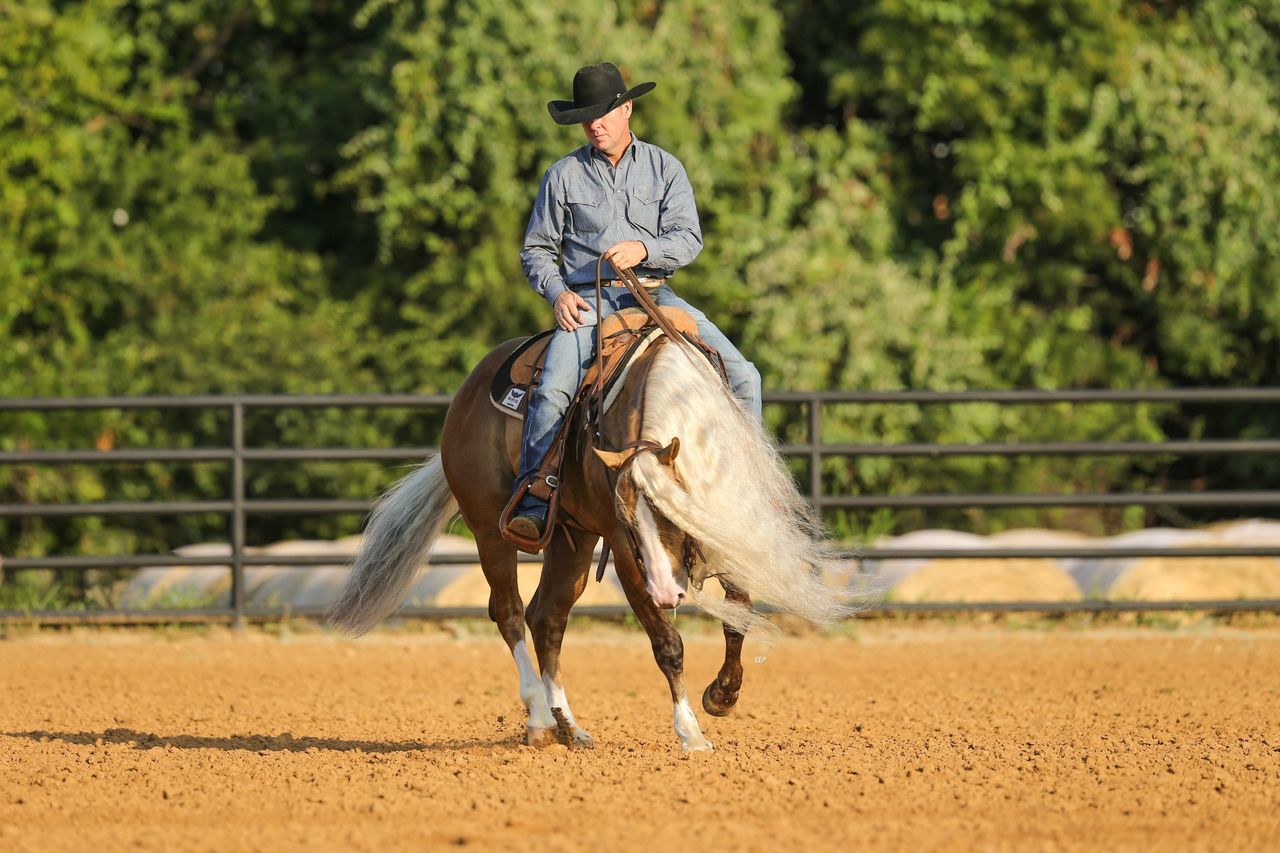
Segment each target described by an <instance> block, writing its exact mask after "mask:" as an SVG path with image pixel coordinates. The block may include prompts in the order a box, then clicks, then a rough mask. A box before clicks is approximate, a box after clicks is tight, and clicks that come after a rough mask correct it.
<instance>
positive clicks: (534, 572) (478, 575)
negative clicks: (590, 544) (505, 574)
mask: <svg viewBox="0 0 1280 853" xmlns="http://www.w3.org/2000/svg"><path fill="white" fill-rule="evenodd" d="M557 535H560V534H557ZM470 546H471V550H470V552H469V553H470V554H471V556H473V557H474V556H476V547H475V543H474V542H471V543H470ZM477 559H478V558H477ZM599 559H600V547H599V545H597V546H596V550H595V553H594V556H593V558H592V562H591V566H592V568H591V578H590V580H588V581H587V588H586V589H585V590H583V592H582V597H581V598H580V599H578V603H577V605H575V606H582V607H593V606H603V605H614V604H624V605H625V604H626V603H627V598H626V596H625V595H624V594H623V592H622V585H621V583H620V582H619V581H618V576H617V574H615V573H614V570H613V561H612V560H610V561H609V565H608V567H607V568H606V569H605V573H604V579H603V580H602V581H601V582H600V583H596V582H595V565H596V563H597V562H598V561H599ZM441 568H444V567H443V566H437V567H436V571H439V570H440V569H441ZM460 568H461V567H460ZM541 577H542V568H541V566H539V565H538V564H537V563H521V564H520V566H519V568H518V569H516V579H517V582H518V583H519V585H520V597H521V598H522V599H523V600H524V601H525V603H528V601H529V599H530V598H532V597H533V592H534V590H535V589H537V588H538V581H539V580H540V579H541ZM431 603H432V604H434V605H436V606H437V607H487V606H488V604H489V583H488V581H486V580H485V577H484V572H483V571H482V570H481V568H480V566H479V565H478V564H477V565H475V566H471V567H466V571H464V572H460V573H458V574H457V575H455V576H454V577H453V578H452V580H450V582H449V583H448V585H447V586H445V587H443V588H441V589H440V590H439V591H438V592H437V593H436V595H435V598H434V600H433V601H431Z"/></svg>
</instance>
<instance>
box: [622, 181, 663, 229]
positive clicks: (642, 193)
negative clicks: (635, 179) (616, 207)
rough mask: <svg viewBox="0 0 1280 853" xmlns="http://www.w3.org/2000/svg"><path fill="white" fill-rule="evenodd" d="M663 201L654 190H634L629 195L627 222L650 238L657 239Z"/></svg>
mask: <svg viewBox="0 0 1280 853" xmlns="http://www.w3.org/2000/svg"><path fill="white" fill-rule="evenodd" d="M661 201H662V196H661V195H660V194H659V193H657V192H656V191H654V190H648V189H640V190H632V191H631V192H630V193H628V195H627V221H628V222H630V223H631V224H632V225H633V226H635V227H636V228H639V229H640V230H641V231H644V232H645V233H646V234H648V235H649V236H650V237H657V236H658V207H659V203H660V202H661Z"/></svg>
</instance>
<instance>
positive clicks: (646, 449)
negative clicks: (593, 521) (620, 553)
mask: <svg viewBox="0 0 1280 853" xmlns="http://www.w3.org/2000/svg"><path fill="white" fill-rule="evenodd" d="M604 260H605V258H604V253H601V254H600V257H598V258H596V335H595V337H596V376H597V377H603V376H604V341H603V339H602V334H601V329H602V327H603V326H604V323H603V322H602V317H601V314H600V309H601V308H602V307H603V306H604V281H603V278H602V275H601V270H602V268H603V266H604ZM615 270H616V271H617V273H618V275H619V277H620V280H621V281H622V283H623V285H624V286H626V288H627V291H628V292H629V293H630V294H631V295H632V296H633V297H634V298H635V300H636V302H637V303H639V305H640V307H641V308H642V309H644V312H645V313H646V314H648V315H649V319H651V320H653V322H654V323H656V324H657V326H658V328H660V329H662V333H663V334H664V335H666V336H667V338H669V339H670V340H671V341H672V342H674V343H676V344H677V345H684V346H689V347H692V346H693V345H692V344H691V343H689V341H688V340H687V339H686V338H685V336H684V335H682V334H681V333H680V331H679V330H678V329H676V327H675V326H674V325H673V324H672V323H671V321H670V320H668V319H667V318H666V316H665V315H664V314H663V313H662V310H661V309H660V308H659V307H658V303H657V302H656V301H654V298H653V297H652V296H650V295H649V292H648V291H647V290H645V288H644V285H642V284H641V283H640V281H639V279H637V278H636V274H635V273H634V272H632V271H631V270H629V269H625V270H619V269H617V268H616V267H615ZM601 396H602V395H600V394H596V395H594V397H595V400H596V403H595V405H596V407H597V410H596V412H595V413H594V414H595V417H594V425H595V438H596V440H597V441H598V440H599V438H600V415H601V413H600V411H599V408H598V407H599V405H600V402H599V400H600V397H601ZM621 449H622V450H632V449H634V450H635V451H636V452H635V453H633V454H632V455H631V456H628V457H627V458H626V459H625V460H624V461H623V463H622V464H621V465H620V466H619V467H618V469H617V471H615V472H614V474H613V477H612V478H611V479H612V482H611V485H612V486H613V491H614V496H615V500H616V496H617V491H618V479H619V478H620V477H621V476H622V474H623V472H625V471H626V469H627V468H628V467H629V466H630V465H631V463H632V462H634V461H635V459H636V457H637V456H639V455H640V454H641V453H654V452H657V451H659V450H661V449H662V445H661V444H659V443H658V442H656V441H654V440H652V439H649V438H638V439H636V440H635V441H632V442H629V443H628V444H626V445H625V446H624V447H622V448H621ZM642 499H643V498H642ZM622 526H623V528H624V529H625V530H626V531H627V538H629V539H630V540H631V550H632V556H633V557H634V558H635V561H636V565H638V566H639V567H640V570H641V572H644V571H645V566H644V556H643V554H642V553H641V551H640V543H639V541H638V540H637V538H636V533H635V531H634V530H632V529H631V525H629V524H625V523H624V524H623V525H622ZM694 548H696V549H697V554H698V556H699V557H702V549H701V547H699V546H698V545H697V543H696V542H695V544H694ZM688 559H689V555H686V561H687V560H688ZM702 559H703V560H705V559H706V558H705V557H702ZM608 561H609V543H608V541H607V540H602V542H601V546H600V562H599V564H598V565H597V566H596V583H600V582H601V581H602V580H604V569H605V564H606V563H607V562H608Z"/></svg>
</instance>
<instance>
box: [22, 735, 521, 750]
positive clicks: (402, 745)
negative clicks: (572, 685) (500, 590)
mask: <svg viewBox="0 0 1280 853" xmlns="http://www.w3.org/2000/svg"><path fill="white" fill-rule="evenodd" d="M0 735H4V736H6V737H15V738H26V739H27V740H34V741H39V740H46V739H47V740H60V741H63V742H65V743H74V744H77V745H79V746H98V745H100V744H108V743H110V744H132V745H133V747H134V749H164V748H165V747H173V748H174V749H221V750H226V751H236V750H243V751H245V752H307V751H308V750H313V749H314V750H317V751H325V752H369V753H384V754H385V753H396V752H417V751H430V752H455V751H458V750H464V749H473V748H486V747H506V746H517V745H519V744H520V743H523V740H524V739H523V737H521V736H520V735H514V734H513V735H512V736H510V737H498V738H493V739H491V740H486V739H479V738H471V739H455V740H445V741H436V742H426V741H402V742H399V743H388V742H386V741H373V740H343V739H340V738H320V737H294V736H293V735H291V734H289V733H288V732H286V733H284V734H280V735H253V734H250V735H229V736H227V737H206V736H202V735H168V736H165V735H157V734H153V733H151V732H139V731H134V730H133V729H107V730H106V731H102V732H48V731H29V732H0Z"/></svg>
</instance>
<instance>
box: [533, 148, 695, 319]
mask: <svg viewBox="0 0 1280 853" xmlns="http://www.w3.org/2000/svg"><path fill="white" fill-rule="evenodd" d="M623 240H639V241H640V242H641V243H643V244H644V247H645V250H646V251H647V252H648V253H649V255H648V257H647V258H645V260H644V261H642V262H641V263H640V265H639V266H637V267H636V268H635V270H634V272H635V274H636V275H638V276H642V277H643V276H650V277H653V278H668V277H670V276H671V275H672V274H673V273H674V272H675V271H676V270H677V269H679V268H680V267H683V266H685V265H687V264H689V263H690V262H691V261H693V259H694V258H696V257H697V256H698V252H700V251H702V228H701V226H700V225H699V224H698V209H697V207H696V206H695V205H694V202H693V187H691V186H690V185H689V176H688V175H686V174H685V171H684V166H682V165H681V164H680V161H679V160H677V159H676V158H675V157H674V156H672V155H671V154H668V153H667V152H666V151H663V150H662V149H661V148H659V147H658V146H656V145H650V144H649V143H647V142H642V141H640V139H638V138H637V137H636V136H635V134H632V136H631V144H630V145H629V146H627V150H626V151H624V152H623V154H622V159H621V160H619V161H618V165H617V166H616V167H615V166H614V165H613V164H611V163H610V162H609V158H608V157H606V156H605V155H604V154H602V153H600V152H599V151H597V150H596V149H594V148H592V147H591V146H590V145H584V146H582V147H581V148H579V149H578V150H576V151H574V152H573V153H571V154H569V155H568V156H566V157H564V158H562V159H560V160H558V161H557V162H556V163H554V164H553V165H552V166H551V168H550V169H547V173H546V174H545V175H544V176H543V178H542V186H541V187H539V188H538V198H537V200H536V201H534V203H533V214H532V215H531V216H530V217H529V227H528V229H527V230H526V231H525V235H524V248H523V249H521V251H520V265H521V267H522V268H523V269H524V274H525V276H526V277H527V278H528V279H529V284H530V285H531V286H532V287H533V289H534V290H535V291H536V292H537V293H539V294H541V295H542V296H543V297H544V298H545V299H546V300H547V301H548V302H555V299H556V297H557V296H559V295H560V294H561V293H563V292H564V291H565V290H566V289H568V288H569V287H573V286H575V285H579V284H588V283H594V282H595V280H596V258H598V257H599V256H600V253H601V252H604V251H606V250H607V249H609V248H611V247H613V246H614V245H615V244H617V243H620V242H622V241H623ZM557 259H558V260H559V263H557ZM601 275H602V276H603V277H605V278H617V277H618V274H617V272H616V271H615V270H614V269H613V266H612V264H610V263H609V262H607V261H606V262H605V263H604V265H603V267H602V269H601Z"/></svg>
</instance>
